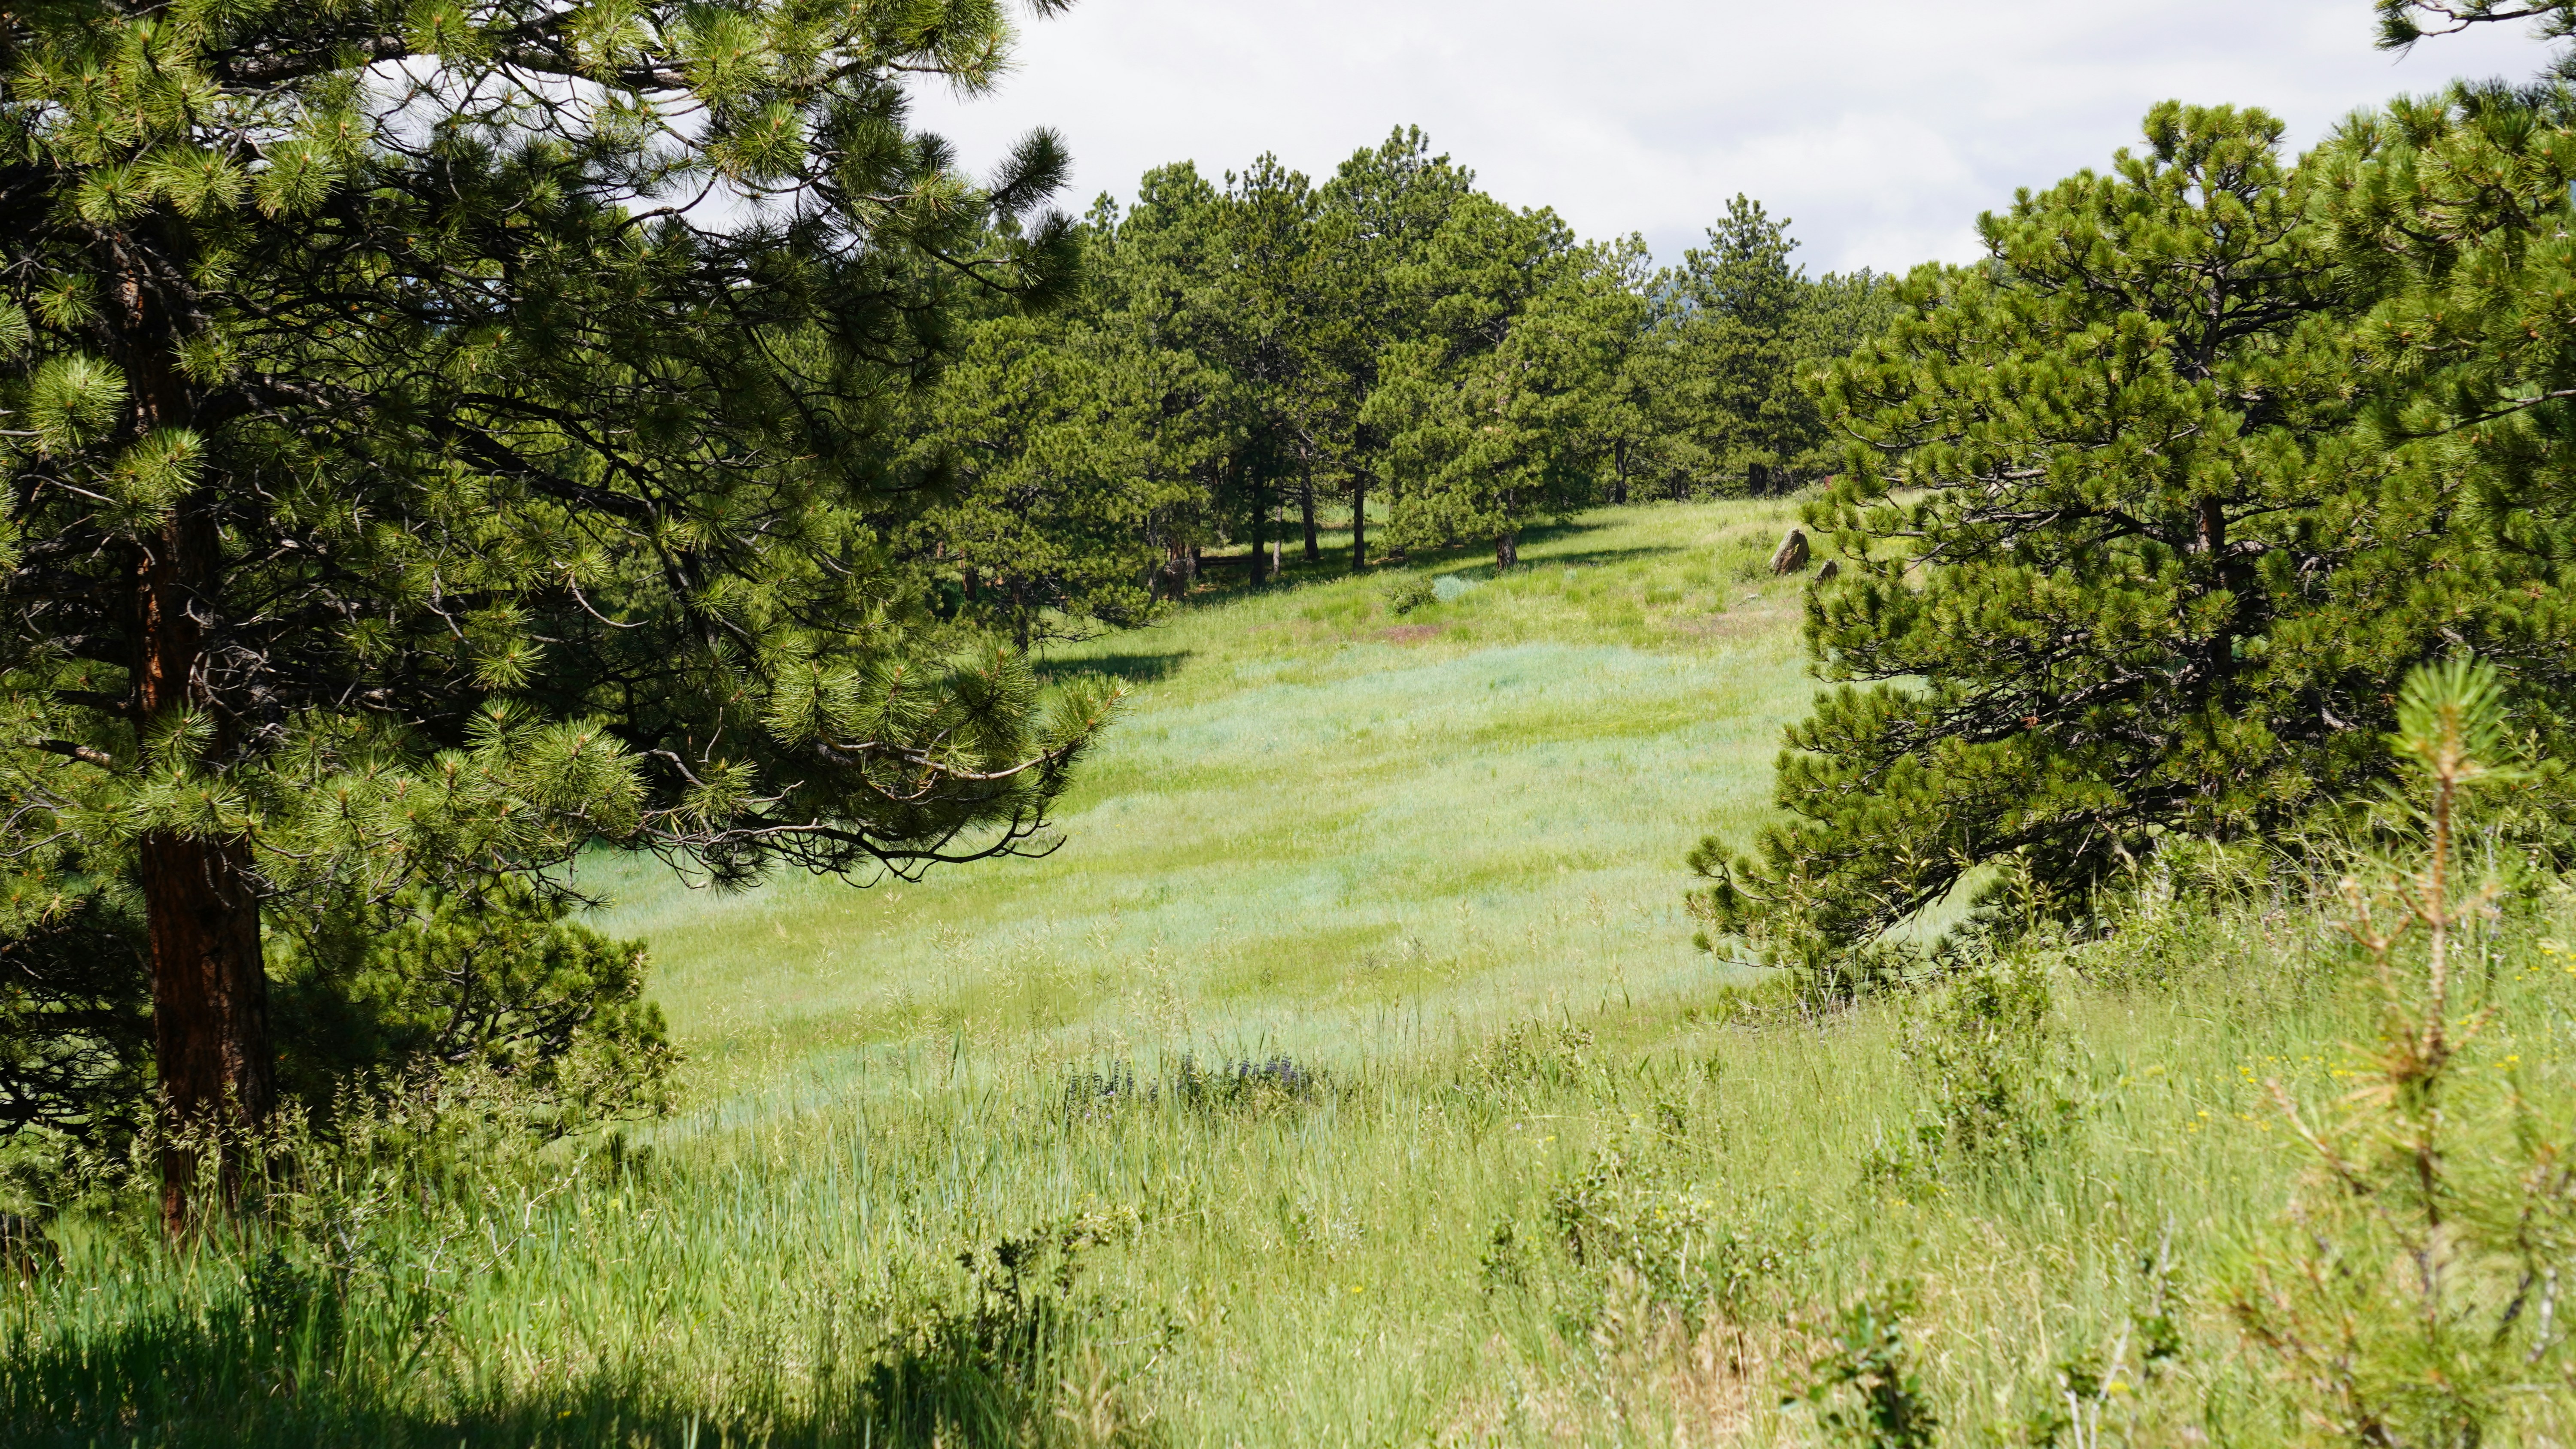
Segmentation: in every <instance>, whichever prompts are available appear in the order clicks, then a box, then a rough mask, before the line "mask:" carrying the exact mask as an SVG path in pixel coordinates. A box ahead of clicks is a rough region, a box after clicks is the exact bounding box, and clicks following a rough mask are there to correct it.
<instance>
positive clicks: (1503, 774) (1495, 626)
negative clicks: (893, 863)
mask: <svg viewBox="0 0 2576 1449" xmlns="http://www.w3.org/2000/svg"><path fill="white" fill-rule="evenodd" d="M1792 516H1793V513H1792V509H1791V508H1790V506H1789V505H1787V504H1784V503H1774V504H1767V505H1747V504H1734V505H1714V506H1706V507H1690V508H1648V509H1635V510H1622V511H1616V512H1605V513H1600V514H1595V515H1592V516H1590V517H1588V518H1586V519H1584V520H1583V521H1582V522H1581V524H1580V525H1579V526H1577V527H1575V528H1570V529H1561V530H1554V531H1551V532H1548V533H1543V534H1540V535H1536V536H1534V537H1533V538H1532V539H1531V540H1530V542H1529V544H1528V547H1527V548H1526V550H1525V552H1524V555H1523V557H1524V560H1525V563H1524V567H1523V568H1521V569H1520V570H1518V571H1517V572H1515V573H1513V574H1511V575H1509V576H1506V577H1502V578H1495V577H1493V576H1492V575H1493V570H1492V566H1491V564H1490V562H1489V561H1486V560H1484V559H1481V558H1479V557H1477V556H1475V555H1462V556H1458V557H1454V558H1450V559H1446V560H1435V561H1431V562H1428V563H1425V564H1421V565H1417V566H1416V567H1415V569H1414V571H1415V572H1419V573H1424V574H1431V575H1441V576H1450V577H1455V578H1457V579H1459V580H1460V581H1462V582H1464V583H1467V584H1469V585H1471V587H1469V588H1468V589H1467V590H1466V591H1465V592H1464V593H1462V594H1460V595H1459V596H1458V597H1457V598H1456V599H1455V600H1454V601H1453V602H1450V603H1445V604H1437V605H1433V606H1431V607H1427V608H1423V609H1420V610H1416V611H1414V612H1412V613H1410V614H1408V615H1405V616H1403V617H1400V618H1399V617H1396V616H1393V615H1391V614H1390V613H1389V612H1388V609H1387V605H1386V602H1385V597H1384V591H1383V582H1384V578H1385V571H1380V572H1378V573H1376V574H1373V575H1372V576H1369V577H1363V578H1352V577H1349V576H1348V575H1347V574H1346V573H1344V572H1342V571H1340V570H1339V569H1338V568H1336V567H1335V566H1334V565H1333V563H1331V562H1328V563H1327V564H1326V565H1325V566H1324V567H1322V568H1318V569H1315V570H1313V571H1312V574H1311V575H1310V576H1306V577H1301V576H1300V575H1299V574H1298V573H1297V572H1295V571H1292V572H1291V574H1290V576H1289V577H1288V578H1287V579H1286V580H1283V581H1282V582H1281V583H1280V584H1278V585H1275V586H1272V587H1270V588H1267V589H1263V590H1257V591H1244V590H1242V589H1240V588H1238V589H1236V590H1235V591H1234V596H1232V597H1225V596H1219V597H1218V598H1217V599H1215V600H1213V601H1209V602H1205V603H1202V604H1200V605H1198V606H1196V607H1193V608H1192V609H1190V610H1189V611H1187V612H1185V613H1183V614H1182V615H1180V616H1179V617H1178V618H1177V619H1175V620H1174V621H1173V622H1172V623H1170V624H1167V625H1165V626H1163V627H1160V628H1156V629H1152V630H1147V631H1137V632H1132V633H1125V634H1117V635H1112V636H1108V637H1106V638H1102V639H1098V640H1095V641H1092V642H1090V643H1088V644H1086V645H1083V646H1079V647H1075V648H1068V649H1063V650H1060V651H1058V652H1056V653H1055V654H1053V655H1051V656H1049V657H1048V659H1047V661H1046V664H1047V667H1048V669H1049V670H1050V671H1053V672H1058V673H1064V672H1073V671H1082V670H1093V671H1100V672H1106V673H1111V674H1114V675H1117V676H1120V677H1122V678H1125V679H1127V680H1129V681H1132V682H1133V687H1134V689H1135V695H1134V699H1133V702H1132V703H1131V704H1130V706H1129V708H1128V710H1127V713H1126V715H1125V716H1124V718H1123V719H1122V720H1121V721H1120V722H1119V724H1118V725H1117V726H1116V727H1115V728H1114V729H1113V731H1112V732H1111V733H1110V735H1109V737H1108V739H1107V740H1106V742H1105V743H1104V744H1103V745H1102V747H1101V748H1100V750H1099V752H1098V753H1097V754H1096V755H1094V756H1093V757H1092V758H1091V759H1090V760H1089V761H1088V762H1087V763H1086V765H1085V767H1084V769H1083V772H1082V777H1081V783H1080V784H1079V785H1078V786H1077V787H1076V789H1075V791H1074V793H1073V795H1072V797H1071V799H1070V800H1068V801H1067V802H1066V807H1065V809H1064V812H1063V815H1062V826H1063V834H1064V838H1065V843H1064V845H1063V847H1062V849H1060V850H1059V851H1058V852H1057V853H1056V854H1054V855H1053V856H1050V857H1048V858H1046V859H1044V860H1015V861H1002V862H995V863H989V864H984V865H978V866H975V867H972V868H968V869H959V870H947V871H941V872H937V873H934V874H933V875H931V876H930V877H929V878H928V879H926V880H924V881H922V882H920V883H918V884H903V883H893V884H888V885H885V886H882V887H880V888H878V889H875V890H869V891H853V890H851V889H849V888H848V887H847V886H845V885H843V884H840V883H838V882H831V881H819V880H798V881H790V882H781V883H779V884H777V885H776V886H774V887H772V888H771V889H768V890H764V891H761V892H759V893H756V894H752V895H745V896H714V895H710V894H706V893H701V892H690V891H684V890H678V889H674V888H671V887H670V886H669V885H667V883H665V882H664V881H663V880H662V879H661V878H660V877H659V876H658V875H656V874H655V873H654V872H655V871H657V870H658V867H655V866H652V865H650V864H649V863H629V864H624V865H611V866H609V867H607V868H606V869H604V870H594V873H593V875H592V877H591V878H590V880H589V884H591V885H593V886H594V887H600V888H604V889H605V890H606V891H607V892H608V893H609V894H611V895H612V896H614V897H616V898H617V899H618V901H619V903H620V904H619V906H618V908H617V909H615V910H614V911H612V912H610V913H608V915H607V916H606V918H605V920H604V922H603V924H604V925H605V926H607V927H608V928H609V929H612V930H615V931H619V932H623V933H631V934H636V935H641V936H643V937H645V938H647V939H649V940H650V941H651V942H652V943H653V945H654V948H655V954H656V957H657V961H658V970H657V977H656V986H655V994H656V996H657V998H658V999H659V1000H660V1001H661V1002H662V1003H663V1005H664V1007H665V1009H666V1010H667V1011H668V1012H669V1013H670V1015H671V1019H672V1023H673V1026H674V1029H675V1031H676V1033H677V1035H678V1036H679V1038H680V1039H681V1040H682V1042H683V1043H685V1044H686V1045H688V1046H689V1047H690V1048H691V1049H692V1050H693V1051H694V1052H696V1053H697V1054H698V1055H699V1057H700V1058H701V1059H702V1060H706V1061H710V1062H729V1061H736V1060H739V1059H740V1058H741V1057H743V1056H744V1055H746V1054H749V1055H754V1056H758V1057H760V1058H762V1059H763V1061H764V1063H766V1064H767V1065H771V1066H776V1065H780V1064H790V1065H800V1066H807V1067H810V1069H811V1072H812V1073H813V1074H816V1075H818V1076H819V1078H820V1079H822V1080H826V1081H828V1080H829V1079H831V1078H832V1077H833V1075H834V1074H835V1073H839V1072H844V1071H847V1070H849V1064H850V1062H851V1061H852V1060H853V1056H852V1054H853V1053H854V1052H856V1051H858V1050H860V1049H862V1048H868V1047H882V1046H884V1045H885V1044H887V1043H889V1042H893V1041H900V1040H906V1039H916V1038H919V1039H931V1038H935V1039H937V1040H939V1041H940V1042H942V1043H946V1042H948V1041H949V1040H950V1039H951V1038H958V1037H962V1038H963V1039H964V1040H965V1041H966V1042H968V1043H969V1044H970V1045H972V1046H973V1047H975V1048H977V1049H979V1050H1007V1051H1011V1052H1027V1051H1039V1052H1045V1053H1053V1054H1058V1055H1072V1056H1100V1055H1112V1056H1136V1055H1140V1054H1148V1055H1149V1054H1154V1053H1177V1052H1181V1051H1196V1052H1199V1053H1201V1054H1207V1053H1211V1052H1216V1053H1222V1052H1229V1051H1230V1052H1234V1053H1236V1054H1238V1055H1240V1054H1244V1053H1249V1052H1253V1051H1286V1052H1290V1053H1294V1054H1297V1055H1300V1056H1306V1055H1313V1054H1323V1055H1328V1056H1350V1055H1352V1054H1353V1052H1354V1051H1356V1050H1358V1049H1360V1048H1363V1047H1365V1046H1367V1045H1368V1044H1371V1043H1382V1042H1384V1041H1386V1040H1388V1039H1389V1038H1388V1036H1387V1034H1388V1033H1390V1032H1392V1031H1394V1030H1396V1029H1397V1027H1398V1025H1399V1024H1400V1025H1401V1026H1402V1028H1403V1029H1404V1030H1405V1031H1407V1032H1412V1033H1415V1034H1417V1035H1418V1034H1419V1033H1421V1032H1428V1031H1437V1032H1440V1033H1445V1034H1451V1035H1455V1034H1461V1033H1463V1034H1466V1035H1474V1034H1477V1033H1480V1032H1481V1031H1483V1030H1484V1029H1485V1028H1486V1027H1487V1026H1489V1025H1490V1024H1492V1023H1494V1022H1496V1021H1499V1020H1505V1019H1509V1018H1512V1017H1515V1016H1521V1015H1527V1014H1529V1013H1532V1012H1540V1011H1555V1010H1559V1009H1577V1010H1591V1009H1593V1008H1595V1007H1597V1006H1599V1005H1600V1004H1601V1003H1602V1002H1603V1001H1604V1000H1622V1001H1642V1000H1649V999H1651V1000H1667V999H1671V998H1674V997H1676V996H1686V995H1689V994H1691V993H1704V992H1706V991H1707V990H1708V989H1709V988H1710V986H1711V985H1712V983H1713V982H1714V981H1715V980H1716V979H1718V976H1717V968H1714V967H1713V966H1712V965H1711V963H1710V961H1709V959H1708V958H1707V957H1706V956H1704V955H1702V954H1700V953H1698V952H1695V951H1693V950H1692V949H1691V947H1690V935H1691V931H1690V928H1689V926H1688V925H1687V924H1686V923H1685V922H1684V919H1683V916H1682V912H1681V897H1682V891H1683V889H1684V887H1685V886H1686V885H1687V884H1688V883H1689V878H1688V876H1687V874H1686V873H1685V872H1684V871H1683V870H1682V869H1681V866H1680V860H1681V856H1682V854H1683V852H1685V851H1686V850H1688V848H1689V847H1690V845H1691V843H1692V842H1693V841H1695V840H1696V839H1697V838H1698V837H1699V835H1700V834H1701V833H1703V832H1706V831H1708V830H1712V829H1714V830H1722V831H1727V832H1730V833H1733V834H1736V835H1738V836H1740V837H1741V836H1749V834H1750V832H1751V829H1752V827H1753V826H1754V825H1755V824H1756V823H1757V822H1758V821H1759V820H1760V819H1761V818H1762V813H1763V811H1764V809H1765V808H1766V807H1767V804H1768V796H1769V791H1770V768H1771V759H1772V756H1773V754H1774V753H1775V752H1776V751H1777V749H1778V744H1779V737H1780V729H1781V726H1782V725H1784V724H1785V723H1787V722H1788V721H1789V720H1790V719H1791V718H1793V717H1794V716H1795V715H1796V714H1798V713H1799V712H1800V711H1802V710H1803V709H1804V707H1805V703H1806V698H1807V695H1808V692H1809V686H1808V685H1807V683H1806V681H1805V675H1804V668H1803V661H1802V657H1801V656H1800V654H1799V652H1798V648H1797V643H1796V623H1797V619H1798V614H1799V595H1798V588H1797V585H1796V583H1795V581H1783V580H1775V579H1772V578H1771V577H1770V576H1769V575H1768V573H1767V572H1765V571H1764V569H1763V567H1762V565H1763V561H1764V559H1765V558H1766V557H1767V556H1768V554H1769V552H1770V550H1771V547H1772V545H1773V544H1774V543H1776V542H1777V540H1778V537H1779V534H1780V532H1781V530H1782V529H1783V528H1785V527H1786V526H1787V524H1788V522H1789V520H1790V519H1791V517H1792Z"/></svg>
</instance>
